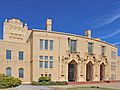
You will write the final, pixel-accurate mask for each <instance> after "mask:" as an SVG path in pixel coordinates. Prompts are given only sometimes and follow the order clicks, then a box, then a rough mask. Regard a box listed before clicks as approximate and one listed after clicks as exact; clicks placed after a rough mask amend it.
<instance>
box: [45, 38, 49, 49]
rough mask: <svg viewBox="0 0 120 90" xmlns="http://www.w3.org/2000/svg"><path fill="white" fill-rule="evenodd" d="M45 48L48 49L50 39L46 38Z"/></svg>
mask: <svg viewBox="0 0 120 90" xmlns="http://www.w3.org/2000/svg"><path fill="white" fill-rule="evenodd" d="M45 50H48V40H45Z"/></svg>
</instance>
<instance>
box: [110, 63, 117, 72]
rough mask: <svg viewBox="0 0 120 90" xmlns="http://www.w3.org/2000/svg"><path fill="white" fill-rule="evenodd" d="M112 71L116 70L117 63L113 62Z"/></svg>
mask: <svg viewBox="0 0 120 90" xmlns="http://www.w3.org/2000/svg"><path fill="white" fill-rule="evenodd" d="M111 70H112V71H115V70H116V62H111Z"/></svg>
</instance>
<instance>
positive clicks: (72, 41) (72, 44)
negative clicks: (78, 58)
mask: <svg viewBox="0 0 120 90" xmlns="http://www.w3.org/2000/svg"><path fill="white" fill-rule="evenodd" d="M76 45H77V44H76V40H71V42H70V52H76Z"/></svg>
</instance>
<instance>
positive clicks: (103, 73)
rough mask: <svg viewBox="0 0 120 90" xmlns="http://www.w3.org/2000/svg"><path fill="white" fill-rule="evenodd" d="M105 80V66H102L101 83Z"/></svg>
mask: <svg viewBox="0 0 120 90" xmlns="http://www.w3.org/2000/svg"><path fill="white" fill-rule="evenodd" d="M104 78H105V64H104V63H102V64H101V65H100V81H103V80H104Z"/></svg>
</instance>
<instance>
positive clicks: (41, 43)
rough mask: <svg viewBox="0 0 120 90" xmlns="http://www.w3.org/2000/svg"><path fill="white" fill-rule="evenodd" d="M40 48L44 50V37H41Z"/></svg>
mask: <svg viewBox="0 0 120 90" xmlns="http://www.w3.org/2000/svg"><path fill="white" fill-rule="evenodd" d="M40 50H43V39H40Z"/></svg>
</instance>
